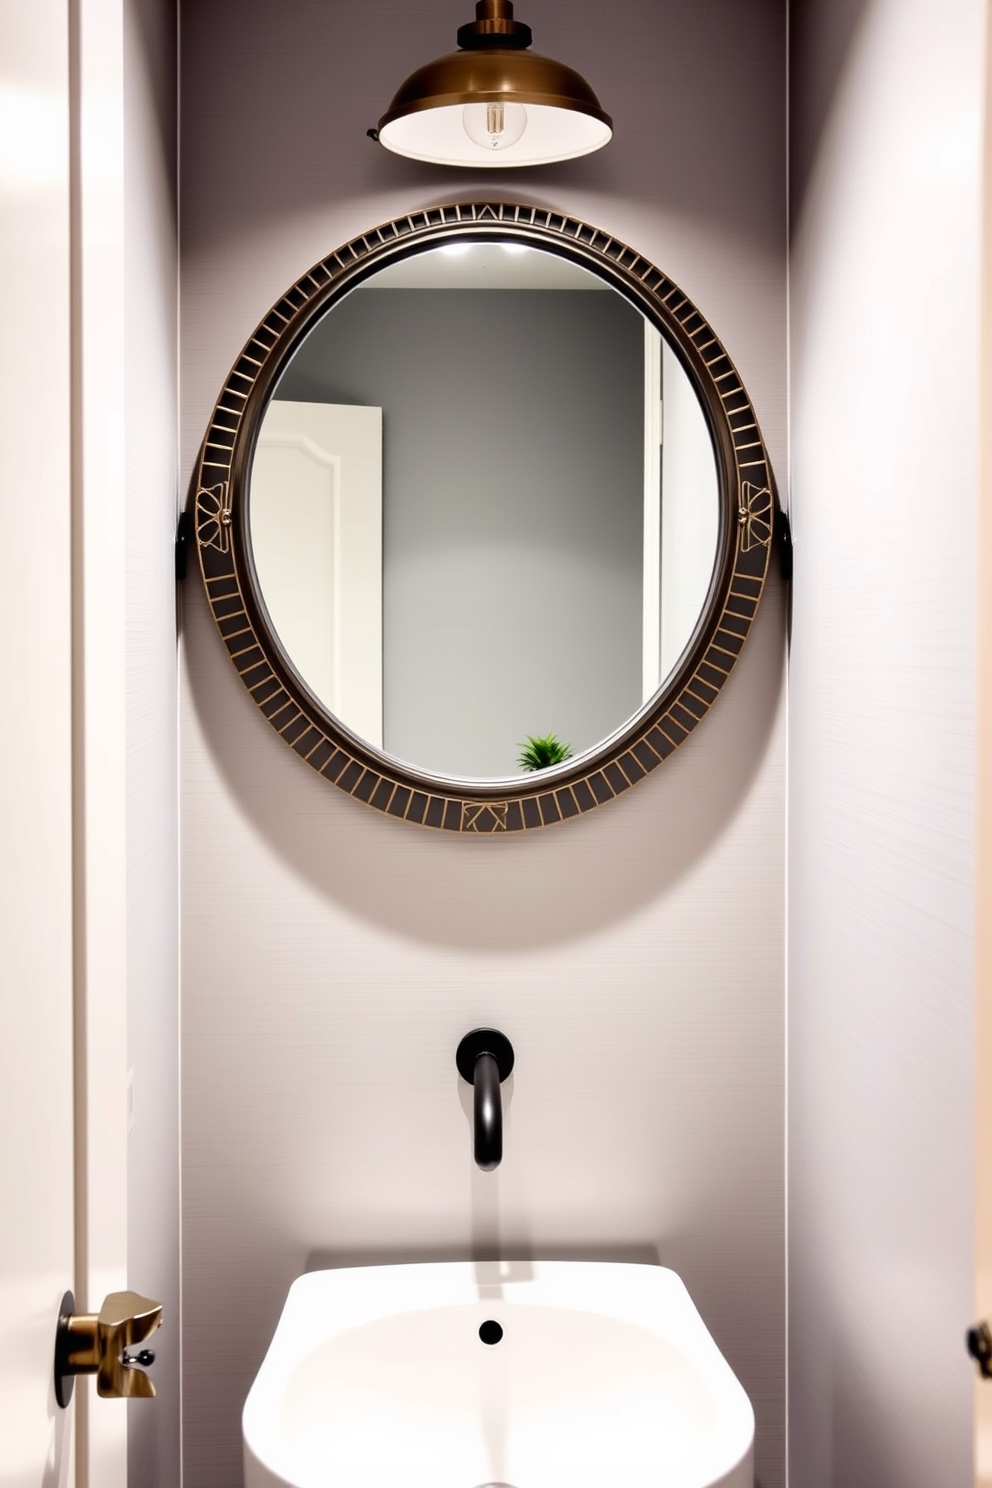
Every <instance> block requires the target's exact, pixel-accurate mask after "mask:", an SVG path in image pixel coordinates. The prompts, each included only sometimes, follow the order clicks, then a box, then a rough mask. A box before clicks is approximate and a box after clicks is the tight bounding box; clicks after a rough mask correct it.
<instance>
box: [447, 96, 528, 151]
mask: <svg viewBox="0 0 992 1488" xmlns="http://www.w3.org/2000/svg"><path fill="white" fill-rule="evenodd" d="M462 124H463V125H464V128H465V133H466V134H467V135H468V137H469V139H470V140H471V141H472V143H473V144H474V145H478V146H479V148H480V149H482V150H485V151H486V153H487V154H489V153H490V152H491V151H493V150H508V149H509V148H510V146H511V145H515V144H516V143H517V140H518V139H520V138H521V136H522V135H523V132H524V130H525V129H526V128H527V110H526V109H525V108H524V106H523V104H522V103H467V104H466V105H465V107H464V108H463V109H462Z"/></svg>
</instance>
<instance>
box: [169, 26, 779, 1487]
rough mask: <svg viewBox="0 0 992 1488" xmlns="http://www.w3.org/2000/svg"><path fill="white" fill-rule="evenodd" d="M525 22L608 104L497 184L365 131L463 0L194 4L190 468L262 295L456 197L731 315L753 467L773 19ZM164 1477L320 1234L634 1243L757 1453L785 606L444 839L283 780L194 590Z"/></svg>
mask: <svg viewBox="0 0 992 1488" xmlns="http://www.w3.org/2000/svg"><path fill="white" fill-rule="evenodd" d="M525 18H526V20H527V21H528V22H529V23H530V24H531V25H532V26H533V28H534V33H535V45H536V47H537V48H538V50H541V51H546V52H549V53H551V54H553V55H557V56H560V57H561V58H562V59H563V60H565V61H567V62H569V63H571V64H573V65H575V66H577V67H579V68H580V69H581V70H582V71H584V72H585V73H586V74H587V75H588V77H589V78H590V80H591V81H592V82H593V84H594V85H595V86H596V87H597V89H598V90H599V92H600V93H601V95H602V97H603V100H604V102H605V104H606V106H607V107H608V108H610V109H612V111H613V112H614V113H615V114H616V116H617V136H616V140H615V142H614V143H613V145H611V147H610V148H609V149H608V150H606V151H604V152H603V153H602V154H601V155H599V156H595V157H593V158H591V159H589V160H586V161H578V162H573V163H571V164H569V165H565V166H561V167H555V168H550V169H545V170H542V171H537V172H532V173H531V174H529V175H528V174H521V175H519V176H516V175H514V174H512V173H508V172H501V173H500V174H499V176H498V177H492V178H489V177H486V176H484V175H483V176H481V177H480V175H478V174H473V173H469V172H466V173H465V175H464V176H459V175H457V174H455V173H453V172H450V171H442V170H434V169H431V168H429V167H421V166H416V165H412V164H411V163H409V162H405V161H401V160H397V159H395V158H392V157H390V156H388V155H387V154H386V153H385V152H383V151H381V150H379V149H377V148H376V147H375V146H374V145H373V144H372V143H371V142H370V141H368V140H367V139H366V138H365V136H364V131H365V129H366V128H367V127H368V126H369V125H370V124H372V123H373V122H374V121H375V119H376V118H377V116H378V115H379V114H380V113H381V112H382V111H383V109H384V108H385V107H386V104H387V103H388V100H389V98H390V97H391V95H392V93H393V91H394V90H395V88H396V86H397V85H398V83H399V81H400V80H401V79H402V78H403V77H404V76H405V75H406V74H407V73H408V72H409V71H411V70H412V68H413V67H414V66H416V65H419V64H420V63H421V62H423V61H425V60H426V59H427V58H428V57H429V56H431V55H436V54H437V53H439V52H441V51H444V50H446V49H449V48H450V47H451V45H452V44H453V38H454V31H455V28H456V26H457V25H458V24H460V23H461V22H462V21H464V20H465V19H466V13H465V7H464V5H463V4H461V3H456V0H439V3H438V4H436V5H434V6H432V7H431V10H430V15H429V17H427V16H425V15H424V14H422V13H421V12H419V11H413V10H411V9H410V8H409V7H408V6H407V5H406V4H399V3H397V0H365V3H358V0H340V3H338V4H335V5H332V6H329V5H327V4H326V3H325V0H319V3H318V0H283V3H281V4H280V5H279V6H273V5H270V4H266V3H262V0H252V3H245V0H239V3H234V0H212V3H210V4H202V3H201V4H195V3H190V4H188V5H186V6H185V8H184V11H183V31H182V35H183V42H182V45H183V56H182V68H183V103H182V141H183V157H182V180H183V196H182V224H183V249H182V251H183V260H182V282H183V309H182V315H183V320H182V347H183V350H182V389H183V395H182V421H183V472H184V474H183V478H184V479H188V475H189V472H190V470H191V468H192V463H193V459H194V456H195V452H196V448H197V445H198V443H199V440H200V438H201V437H202V433H203V430H204V427H205V424H206V421H207V418H208V415H209V412H210V408H211V405H212V402H213V399H214V397H215V396H216V393H217V390H218V388H219V387H220V384H221V381H222V379H223V378H224V376H225V374H226V372H227V370H228V367H229V366H230V364H231V362H232V360H233V359H234V357H235V355H236V354H237V352H238V350H239V348H240V346H241V345H242V343H243V342H244V340H245V339H246V337H247V336H248V335H249V333H250V332H251V330H252V328H253V327H254V325H255V323H256V322H257V320H258V319H259V318H260V317H261V315H262V314H263V313H264V312H265V311H266V309H267V308H268V306H269V305H270V304H271V303H272V302H273V301H274V300H275V299H276V297H277V296H278V295H279V294H280V293H281V292H282V291H283V290H284V289H285V288H286V287H287V286H288V285H289V284H290V283H292V282H293V280H294V279H295V278H296V277H297V276H298V275H299V274H300V273H301V272H302V271H303V270H304V269H305V268H306V267H307V266H308V265H309V264H310V263H312V262H314V261H315V260H316V259H317V258H318V257H319V256H321V255H322V254H323V253H325V252H326V251H327V250H328V249H329V248H332V247H333V246H335V245H337V244H338V243H341V242H344V241H346V240H347V239H348V238H349V237H350V236H352V235H354V234H356V233H357V232H359V231H361V230H363V229H366V228H368V227H369V226H370V225H372V224H374V223H376V222H379V221H382V220H383V219H385V218H388V217H391V216H394V215H396V214H398V213H400V212H404V211H408V210H410V209H412V208H415V207H418V206H421V205H425V204H429V203H431V202H435V201H438V200H453V199H455V200H456V199H458V198H460V197H465V196H472V197H477V198H481V197H485V196H486V195H487V194H490V195H494V196H499V197H502V198H504V199H506V198H510V199H514V198H517V199H522V200H527V201H535V202H537V203H539V204H541V203H549V204H553V205H554V206H555V207H556V208H560V209H564V210H566V211H568V212H571V213H574V214H575V215H577V216H580V217H584V218H586V219H587V220H589V221H592V222H594V223H597V224H599V225H600V226H603V227H605V228H607V229H608V230H609V231H611V232H612V233H614V234H615V235H616V236H618V237H620V238H621V239H623V240H626V241H627V242H630V243H632V244H633V245H634V246H635V247H636V248H638V249H639V250H640V251H642V252H644V253H646V254H647V255H648V257H650V258H652V259H653V260H654V261H655V262H657V263H658V264H660V265H661V266H662V267H663V268H664V270H665V271H666V272H667V273H669V274H671V275H672V276H673V277H674V279H675V280H676V281H677V282H678V283H680V284H681V286H682V287H683V288H684V289H685V291H686V292H687V293H688V294H689V295H690V296H691V297H692V298H693V299H694V300H695V302H696V303H697V304H698V305H699V307H700V309H701V310H702V312H703V313H704V314H705V315H706V316H707V317H708V318H709V319H710V321H711V322H712V324H713V325H714V326H715V327H716V328H717V330H718V332H719V333H720V334H721V336H722V338H723V339H724V341H725V343H726V345H727V347H728V349H729V351H730V353H731V355H732V356H733V357H734V358H735V360H736V362H737V364H738V366H739V368H740V370H741V373H742V376H743V377H744V380H745V382H746V383H747V385H748V388H749V391H750V393H751V395H752V397H753V399H754V401H755V404H756V406H757V409H758V412H759V416H760V418H761V421H762V425H763V429H764V432H765V435H766V437H767V439H768V440H769V443H770V446H771V451H772V457H773V459H774V460H776V461H777V462H778V466H779V470H780V474H781V471H782V460H783V458H784V415H785V396H786V382H785V305H786V300H785V237H784V230H785V220H784V218H785V204H784V175H785V164H784V129H783V119H784V107H785V99H784V67H785V56H784V47H785V30H784V13H783V7H782V6H781V5H780V4H779V3H771V0H768V3H766V0H705V3H700V0H671V3H668V4H666V5H665V6H664V7H661V6H657V5H654V4H649V3H646V0H639V3H635V0H617V3H615V4H613V5H611V6H610V7H609V8H608V9H604V8H602V7H597V6H594V5H593V4H592V3H591V0H575V3H572V4H569V5H564V4H562V3H560V0H529V4H528V10H527V15H526V17H525ZM184 607H185V616H184V655H185V660H184V687H183V701H182V763H181V772H182V813H183V814H182V834H183V870H184V871H183V881H184V889H183V1070H184V1076H183V1080H184V1084H183V1102H184V1104H183V1151H184V1158H183V1161H184V1169H183V1201H184V1203H183V1208H184V1238H183V1247H184V1249H183V1290H184V1308H185V1355H184V1369H185V1402H186V1403H185V1417H184V1452H185V1473H186V1476H185V1482H186V1484H187V1488H208V1485H209V1488H235V1485H236V1484H238V1483H240V1424H239V1417H240V1408H241V1405H242V1402H243V1400H244V1397H245V1394H246V1392H247V1390H248V1387H249V1384H250V1382H251V1379H252V1376H253V1375H254V1373H255V1370H256V1369H257V1367H258V1364H259V1362H260V1360H261V1357H262V1354H263V1353H264V1350H265V1346H266V1343H267V1340H268V1338H269V1337H270V1335H271V1331H272V1329H273V1327H274V1325H275V1321H276V1319H277V1317H278V1313H279V1309H280V1306H281V1303H282V1300H283V1298H284V1296H285V1291H286V1288H287V1286H288V1285H289V1283H290V1281H291V1280H292V1279H293V1277H294V1276H295V1275H296V1274H298V1273H299V1272H300V1271H301V1270H302V1269H303V1268H304V1266H305V1265H306V1264H307V1260H308V1257H311V1256H315V1255H320V1256H323V1257H324V1258H326V1259H330V1260H332V1261H337V1262H347V1261H349V1260H351V1261H356V1260H367V1259H369V1258H373V1257H380V1258H387V1257H396V1258H401V1257H413V1256H422V1257H425V1258H426V1257H438V1256H443V1255H465V1254H471V1253H479V1252H492V1251H494V1250H497V1249H498V1250H502V1251H504V1252H507V1253H510V1254H545V1255H552V1256H567V1255H575V1254H584V1255H595V1256H599V1257H603V1258H609V1257H623V1256H630V1257H632V1258H640V1259H644V1258H648V1259H660V1260H661V1261H663V1262H665V1263H669V1264H671V1265H673V1266H674V1267H676V1269H678V1270H679V1271H680V1272H681V1274H682V1275H683V1276H684V1278H685V1279H686V1282H687V1284H688V1286H689V1288H690V1290H691V1292H692V1293H693V1295H694V1297H695V1299H696V1301H697V1302H698V1304H699V1306H700V1309H701V1311H702V1313H703V1316H704V1317H705V1318H706V1320H707V1322H708V1323H709V1325H710V1327H711V1328H712V1330H713V1332H714V1335H715V1336H716V1338H717V1341H718V1342H719V1344H720V1346H721V1347H722V1348H723V1350H724V1352H725V1353H726V1355H727V1357H728V1358H729V1359H730V1361H731V1363H732V1364H733V1367H734V1368H735V1370H736V1371H737V1373H738V1374H739V1376H740V1378H741V1380H742V1381H743V1383H744V1385H745V1387H746V1388H747V1390H748V1392H749V1394H750V1396H751V1399H752V1401H753V1402H754V1405H755V1409H756V1412H757V1419H758V1475H759V1481H760V1484H761V1488H781V1485H782V1484H783V1481H784V1411H785V1389H784V1381H785V1351H784V1331H785V1283H784V1198H783V1168H784V1116H783V1103H784V1008H783V1002H784V995H783V930H784V924H783V916H784V907H783V906H784V882H783V877H784V866H783V865H784V851H783V837H784V785H785V777H784V745H785V739H784V728H783V710H782V672H783V607H782V596H781V593H780V590H779V588H778V586H777V584H776V583H774V582H773V583H772V585H771V587H770V590H769V592H768V594H767V596H766V599H765V602H764V606H763V609H762V612H761V614H760V616H759V619H758V623H757V625H756V627H755V629H754V631H753V633H752V637H751V640H750V642H749V644H748V648H747V650H746V652H745V655H744V657H743V659H742V661H741V663H740V665H739V666H738V668H737V670H736V672H735V674H734V676H733V677H732V679H731V681H730V683H729V685H728V686H727V688H726V690H725V692H724V693H723V695H722V696H721V698H720V702H719V705H718V706H717V707H716V708H715V710H714V711H713V713H712V715H711V716H710V717H709V718H708V719H707V720H706V721H705V722H704V724H703V725H702V726H701V727H700V728H699V729H698V730H697V732H696V733H695V734H694V735H693V736H692V738H691V739H690V741H689V742H688V743H687V744H686V745H685V746H684V747H683V749H682V750H680V751H679V752H678V754H677V755H676V756H675V757H674V758H673V759H672V760H671V761H670V762H669V763H668V764H666V765H665V766H664V768H663V769H661V770H659V771H658V772H656V774H655V775H654V776H652V777H651V778H650V779H648V780H647V781H646V782H644V783H643V784H642V785H640V786H639V787H638V788H637V790H635V791H633V792H631V793H630V795H629V797H628V798H626V799H624V800H621V801H618V802H616V803H614V804H613V805H612V806H610V807H609V808H606V809H603V810H601V811H599V812H596V813H593V814H592V816H591V817H589V818H588V819H587V820H583V821H580V822H577V823H572V824H569V825H566V826H564V827H561V828H557V829H551V830H549V831H546V832H545V833H543V834H540V835H538V836H536V837H533V838H529V839H528V840H526V841H512V840H511V841H499V840H485V841H480V842H473V841H468V840H465V841H462V840H459V841H455V842H452V841H448V840H447V839H442V838H441V837H440V836H439V835H438V834H432V833H429V832H420V831H417V830H412V829H404V828H402V827H401V826H400V825H398V824H396V823H393V822H390V821H386V820H384V819H381V818H378V817H377V816H376V814H375V813H373V812H370V811H368V810H367V809H365V808H363V807H361V806H359V805H357V804H356V803H355V802H353V801H351V800H349V799H348V798H346V797H344V796H343V795H341V794H340V793H338V792H336V791H335V790H334V789H332V788H330V787H328V785H327V784H326V782H324V781H322V780H320V779H319V778H317V777H316V776H314V775H312V774H311V772H309V771H308V770H306V769H305V768H303V767H302V766H301V765H300V763H299V761H298V760H296V759H294V758H293V757H292V756H291V755H290V754H289V752H288V751H287V750H286V749H285V748H284V746H283V745H282V743H281V742H280V740H279V739H278V738H277V737H276V735H275V734H274V733H273V732H272V731H271V730H270V729H269V727H268V726H267V725H266V724H265V723H264V722H263V720H262V719H261V717H260V716H259V715H258V713H257V712H256V710H255V708H254V706H253V704H252V703H251V701H250V699H249V698H248V696H247V695H246V693H245V692H244V691H243V689H242V688H241V684H240V683H239V682H238V680H237V678H236V677H235V675H234V673H233V671H232V669H231V666H230V663H229V662H228V660H227V659H226V657H225V655H224V654H223V652H222V649H221V646H220V644H219V641H218V638H217V636H216V634H215V633H214V631H213V627H212V622H211V621H210V620H209V617H208V616H207V613H206V610H205V606H204V602H203V597H202V593H201V590H200V586H199V584H198V582H197V581H196V580H195V578H194V579H193V580H192V581H191V582H190V583H189V584H188V585H187V586H186V591H185V596H184ZM480 1022H491V1023H495V1024H497V1025H499V1026H502V1027H503V1028H504V1029H505V1031H506V1032H507V1033H508V1034H509V1035H510V1037H511V1038H512V1039H513V1041H514V1043H515V1045H516V1049H517V1060H518V1063H517V1070H516V1072H515V1074H514V1077H513V1081H514V1088H513V1090H512V1092H511V1093H510V1096H509V1103H508V1104H509V1110H508V1132H507V1148H506V1157H505V1161H504V1164H503V1167H502V1168H501V1169H500V1170H499V1172H498V1173H497V1174H495V1175H491V1176H487V1175H482V1174H479V1173H478V1172H477V1171H476V1170H474V1169H473V1167H472V1164H471V1159H470V1149H469V1134H468V1126H467V1116H466V1108H465V1104H464V1092H463V1091H460V1089H459V1086H458V1081H457V1076H456V1073H455V1070H454V1049H455V1045H456V1044H457V1041H458V1039H459V1037H460V1036H461V1034H462V1033H463V1032H465V1031H466V1030H467V1029H468V1028H470V1027H472V1026H473V1025H474V1024H476V1023H480Z"/></svg>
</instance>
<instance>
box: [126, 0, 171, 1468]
mask: <svg viewBox="0 0 992 1488" xmlns="http://www.w3.org/2000/svg"><path fill="white" fill-rule="evenodd" d="M124 45H125V55H124V108H125V119H126V128H125V136H124V138H125V156H124V166H125V221H124V251H125V335H126V341H125V357H126V368H127V392H126V405H125V419H126V423H125V431H124V438H125V458H126V462H127V467H126V482H127V487H126V490H127V510H126V513H125V527H124V536H125V544H126V560H125V561H126V565H127V592H126V667H127V674H126V675H127V691H126V699H127V701H126V709H127V711H126V748H127V983H128V1005H127V1019H128V1065H129V1067H130V1068H131V1070H132V1071H133V1089H134V1129H133V1131H132V1133H131V1136H130V1138H129V1141H128V1214H127V1234H128V1275H129V1280H130V1284H131V1285H132V1286H133V1287H134V1288H135V1289H136V1290H138V1291H141V1292H144V1293H145V1295H147V1296H152V1297H157V1298H158V1299H159V1300H160V1301H161V1302H162V1303H163V1304H164V1308H165V1312H164V1317H165V1322H164V1326H163V1328H162V1330H161V1331H160V1332H159V1333H158V1334H157V1336H156V1340H155V1354H156V1360H155V1388H156V1390H157V1391H158V1399H157V1400H156V1402H155V1406H154V1408H153V1409H149V1408H148V1405H147V1403H146V1402H145V1401H143V1400H139V1401H137V1402H135V1404H134V1405H133V1406H129V1407H128V1412H129V1414H128V1482H129V1484H130V1488H176V1485H177V1484H178V1482H179V1474H180V1460H179V1459H180V1448H179V1437H180V1420H179V1363H180V1345H179V1332H180V1330H179V1163H178V1150H179V1009H178V985H179V965H178V955H179V952H178V823H177V814H176V794H177V784H178V782H177V742H176V631H175V613H176V605H175V579H174V571H173V556H172V554H173V542H174V538H175V523H176V458H177V456H176V417H177V407H176V405H177V398H178V368H177V294H178V268H179V251H178V238H177V221H176V208H177V201H176V196H177V189H176V165H177V160H176V153H177V151H176V144H177V140H176V125H177V102H178V100H177V86H176V7H175V5H174V4H173V3H171V0H130V3H129V5H128V6H127V8H126V10H125V31H124Z"/></svg>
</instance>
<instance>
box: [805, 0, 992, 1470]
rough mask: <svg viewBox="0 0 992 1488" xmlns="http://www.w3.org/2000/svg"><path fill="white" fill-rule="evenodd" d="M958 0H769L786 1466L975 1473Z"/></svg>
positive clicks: (967, 234)
mask: <svg viewBox="0 0 992 1488" xmlns="http://www.w3.org/2000/svg"><path fill="white" fill-rule="evenodd" d="M983 11H984V7H983V5H982V4H981V3H980V0H849V3H845V4H838V3H836V0H814V3H811V4H809V5H806V6H797V7H796V11H795V21H796V31H795V37H794V69H793V83H792V99H793V105H792V106H793V130H792V140H793V159H794V175H793V186H792V205H793V261H792V278H791V285H792V289H791V304H792V409H793V445H792V509H793V522H794V530H795V542H796V561H795V583H794V601H793V604H794V609H793V633H792V657H791V682H790V747H789V787H790V808H789V811H790V855H791V856H790V888H789V895H790V899H789V904H790V928H789V941H790V1012H789V1031H790V1037H789V1090H790V1100H789V1123H790V1124H789V1148H790V1163H789V1210H790V1228H789V1297H790V1301H789V1317H790V1327H789V1339H790V1379H789V1402H790V1405H789V1417H790V1422H789V1433H790V1482H791V1485H792V1488H827V1485H830V1488H834V1485H836V1488H860V1485H865V1488H869V1485H870V1488H934V1485H936V1484H940V1485H941V1488H967V1485H969V1484H970V1483H971V1481H972V1477H971V1388H972V1386H971V1369H970V1366H969V1363H968V1360H967V1358H966V1357H965V1355H964V1347H963V1333H964V1329H965V1328H966V1327H967V1326H968V1324H969V1322H970V1320H971V1307H972V1302H971V1292H972V1261H971V1222H972V1192H971V1181H972V1178H971V1175H972V1168H971V1157H972V1121H973V1112H972V1083H973V1082H972V1053H973V1047H972V998H973V992H972V892H973V868H972V856H973V854H972V838H973V826H972V820H973V759H972V754H973V737H974V736H973V711H974V678H973V667H974V639H973V635H974V625H975V614H974V610H975V587H976V577H975V514H976V480H977V474H976V457H977V376H978V355H977V348H978V342H977V337H978V313H979V301H978V287H979V256H978V249H979V208H980V200H981V197H980V127H981V103H982V90H983V76H982V71H983V57H984V45H983V21H984V14H983Z"/></svg>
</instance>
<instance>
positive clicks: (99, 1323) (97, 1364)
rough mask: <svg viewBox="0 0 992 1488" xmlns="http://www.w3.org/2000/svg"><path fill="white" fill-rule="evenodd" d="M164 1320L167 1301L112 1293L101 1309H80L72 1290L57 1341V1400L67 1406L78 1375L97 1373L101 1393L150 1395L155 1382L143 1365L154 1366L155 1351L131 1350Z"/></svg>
mask: <svg viewBox="0 0 992 1488" xmlns="http://www.w3.org/2000/svg"><path fill="white" fill-rule="evenodd" d="M161 1321H162V1304H161V1302H153V1301H152V1300H151V1298H150V1297H142V1296H141V1295H140V1294H139V1293H138V1292H111V1293H110V1295H109V1296H108V1297H106V1298H105V1299H104V1303H103V1306H102V1307H101V1308H100V1311H99V1312H98V1313H95V1312H77V1311H76V1299H75V1297H74V1296H73V1295H72V1293H71V1292H66V1294H65V1296H64V1297H63V1298H62V1306H61V1308H60V1309H59V1327H58V1333H57V1335H56V1339H55V1398H56V1400H57V1401H58V1403H59V1405H60V1406H62V1407H63V1409H64V1408H65V1407H66V1406H67V1405H68V1404H69V1401H70V1400H71V1398H72V1387H73V1383H74V1382H75V1377H76V1375H77V1374H95V1375H96V1392H97V1394H98V1395H102V1396H104V1398H105V1399H110V1400H114V1399H127V1398H131V1399H134V1398H136V1397H141V1396H143V1397H145V1398H146V1399H147V1398H150V1397H151V1396H153V1395H154V1394H155V1386H154V1385H153V1384H152V1382H151V1380H150V1379H149V1378H148V1376H147V1374H146V1373H145V1371H144V1369H143V1368H141V1367H139V1366H142V1365H147V1364H153V1363H154V1362H155V1355H154V1354H153V1353H152V1351H151V1349H142V1350H141V1352H140V1353H138V1354H131V1353H129V1352H128V1350H129V1349H130V1348H131V1347H132V1345H134V1344H136V1343H143V1342H144V1341H145V1339H146V1338H148V1337H150V1335H151V1334H152V1333H154V1332H155V1329H156V1328H157V1327H158V1326H159V1325H160V1323H161Z"/></svg>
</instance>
